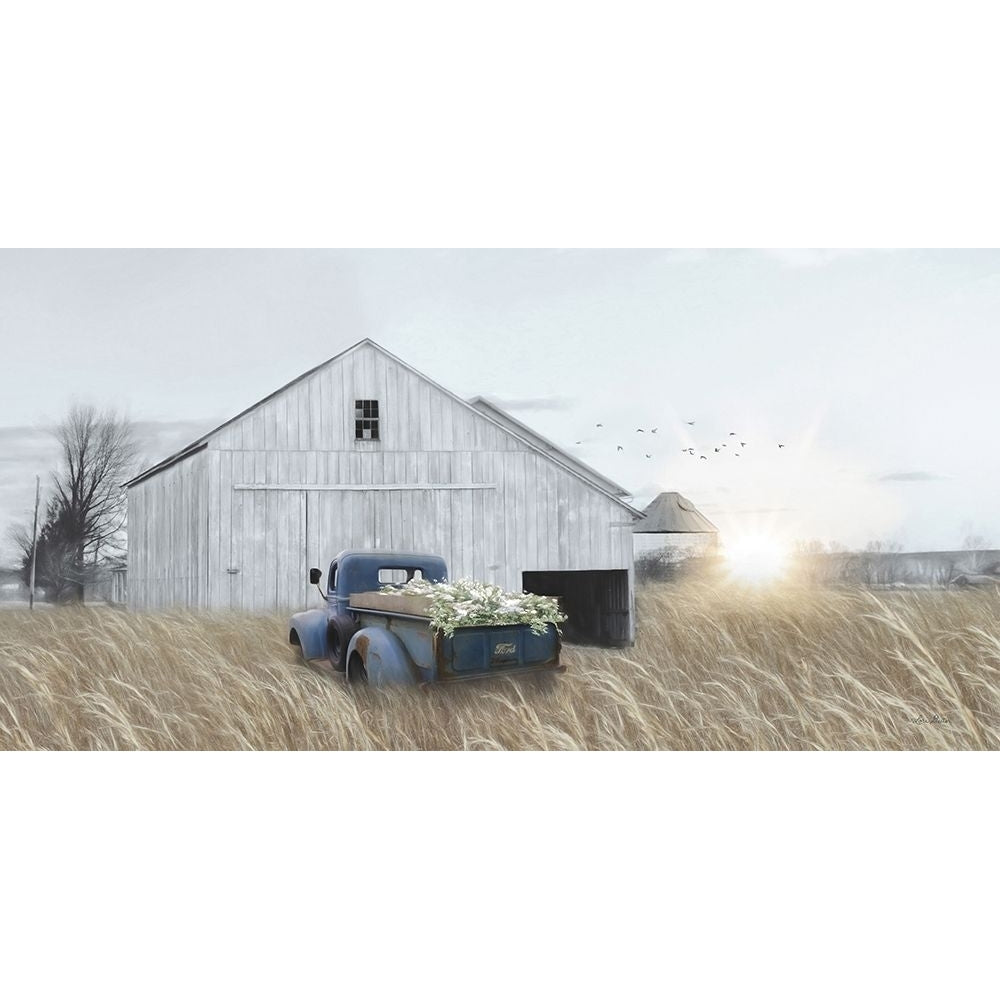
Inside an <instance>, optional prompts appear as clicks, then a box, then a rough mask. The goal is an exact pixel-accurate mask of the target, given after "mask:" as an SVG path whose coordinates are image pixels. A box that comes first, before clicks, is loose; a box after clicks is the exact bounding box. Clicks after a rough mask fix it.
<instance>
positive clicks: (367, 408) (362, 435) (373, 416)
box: [354, 399, 378, 441]
mask: <svg viewBox="0 0 1000 1000" xmlns="http://www.w3.org/2000/svg"><path fill="white" fill-rule="evenodd" d="M354 440H355V441H377V440H378V400H377V399H356V400H354Z"/></svg>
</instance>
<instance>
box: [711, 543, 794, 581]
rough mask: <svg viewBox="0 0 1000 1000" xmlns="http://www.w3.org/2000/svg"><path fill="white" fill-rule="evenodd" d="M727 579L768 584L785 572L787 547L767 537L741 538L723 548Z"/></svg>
mask: <svg viewBox="0 0 1000 1000" xmlns="http://www.w3.org/2000/svg"><path fill="white" fill-rule="evenodd" d="M725 560H726V568H727V569H728V570H729V575H730V576H731V577H733V579H735V580H739V581H741V582H743V583H770V582H771V581H773V580H777V579H778V578H779V577H780V576H782V575H783V574H784V572H785V569H786V567H787V565H788V546H787V545H786V544H785V543H784V542H783V541H782V540H781V539H779V538H775V537H773V536H770V535H745V536H743V537H741V538H736V539H734V540H733V541H732V542H730V543H729V544H728V545H726V548H725Z"/></svg>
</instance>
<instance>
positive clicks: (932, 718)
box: [910, 714, 948, 726]
mask: <svg viewBox="0 0 1000 1000" xmlns="http://www.w3.org/2000/svg"><path fill="white" fill-rule="evenodd" d="M910 722H912V723H914V724H916V725H930V726H947V725H948V720H947V719H945V718H943V717H942V716H940V715H937V714H934V715H915V716H914V717H913V718H912V719H910Z"/></svg>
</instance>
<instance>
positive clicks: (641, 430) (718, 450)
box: [576, 420, 785, 462]
mask: <svg viewBox="0 0 1000 1000" xmlns="http://www.w3.org/2000/svg"><path fill="white" fill-rule="evenodd" d="M684 423H685V424H687V426H688V427H694V425H695V421H693V420H685V421H684ZM595 427H596V428H598V429H600V428H603V427H604V424H596V425H595ZM658 430H659V427H651V428H650V429H649V432H648V433H650V434H655V433H656V432H657V431H658ZM635 433H636V434H645V433H647V431H646V428H645V427H637V428H636V429H635ZM729 437H731V438H736V440H737V441H739V443H740V451H736V446H735V442H734V443H733V448H731V449H729V442H728V441H723V442H722V443H721V444H719V445H718V446H713V448H712V454H715V455H721V454H723V451H722V449H723V448H726V449H729V450H728V452H727V454H730V455H732V456H733V458H740V457H741V455H742V454H743V449H744V448H746V447H747V445H748V444H749V442H748V441H743V440H741V438H740V435H739V434H737V433H736V431H730V432H729ZM576 443H577V444H584V443H586V442H584V441H582V440H581V441H577V442H576ZM775 443H776V444H777V445H778V448H779V449H781V448H784V447H785V446H784V444H781V443H779V442H775ZM616 447H617V449H618V451H619V452H620V453H621V452H624V451H625V446H624V445H617V446H616ZM708 450H709V449H708V448H706V449H705V451H708ZM700 451H701V449H699V448H681V454H682V455H688V456H690V457H691V458H694V457H696V456H697V458H698V459H699V460H700V461H703V462H707V461H708V459H709V456H708V455H702V454H700V453H699V452H700ZM643 454H644V455H645V456H646V458H653V455H652V454H651V453H650V452H648V451H643Z"/></svg>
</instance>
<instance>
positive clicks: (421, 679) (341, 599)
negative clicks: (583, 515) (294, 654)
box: [288, 551, 565, 687]
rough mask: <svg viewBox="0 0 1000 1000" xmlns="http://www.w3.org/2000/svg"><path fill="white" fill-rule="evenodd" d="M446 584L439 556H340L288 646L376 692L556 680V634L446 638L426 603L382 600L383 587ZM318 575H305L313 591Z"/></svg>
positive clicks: (511, 629) (460, 633) (486, 631)
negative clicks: (525, 678) (502, 678)
mask: <svg viewBox="0 0 1000 1000" xmlns="http://www.w3.org/2000/svg"><path fill="white" fill-rule="evenodd" d="M418 576H419V577H422V578H423V579H425V580H430V581H432V582H435V583H437V582H444V581H446V580H447V579H448V567H447V566H446V564H445V561H444V560H443V559H442V558H441V557H440V556H435V555H425V554H421V553H411V552H380V551H344V552H341V553H339V554H338V555H337V556H336V558H335V559H334V560H333V562H332V563H331V564H330V569H329V572H328V574H327V577H326V584H327V589H326V592H325V593H324V592H323V590H322V588H321V587H320V593H321V594H322V595H323V599H324V601H325V602H326V606H325V607H322V608H313V609H311V610H309V611H300V612H299V613H298V614H295V615H292V617H291V620H290V621H289V624H288V641H289V642H290V643H291V644H292V645H293V646H298V647H299V648H300V649H301V652H302V656H303V658H304V659H305V660H306V661H309V660H329V662H330V664H331V666H332V667H333V668H334V669H335V670H340V671H343V672H345V673H346V675H347V679H348V680H349V681H362V682H364V681H367V683H368V684H370V685H372V686H374V687H383V686H386V685H391V684H426V683H433V682H442V681H461V680H471V679H474V678H482V677H492V676H496V675H507V674H522V673H536V672H543V671H549V672H553V671H555V672H561V671H562V670H565V667H563V666H562V665H561V664H560V662H559V653H560V649H561V644H560V639H559V631H558V629H557V628H556V626H555V625H552V624H550V625H549V626H548V628H547V629H546V631H545V633H544V634H541V635H536V634H534V633H533V632H532V631H531V628H530V626H528V625H489V626H487V625H471V626H465V627H461V628H458V629H456V630H455V634H454V635H452V636H450V637H449V636H446V635H445V634H444V633H443V632H441V631H440V630H439V629H435V628H432V627H431V623H430V619H429V617H428V615H427V614H426V600H425V599H424V598H419V597H415V596H410V595H405V594H392V593H383V592H380V587H382V586H383V585H384V584H385V583H386V582H393V583H405V582H408V581H410V580H412V579H414V577H418ZM322 580H323V573H322V572H321V571H320V570H318V569H311V570H309V582H310V583H313V584H315V585H316V586H317V587H319V585H320V583H321V581H322Z"/></svg>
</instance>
